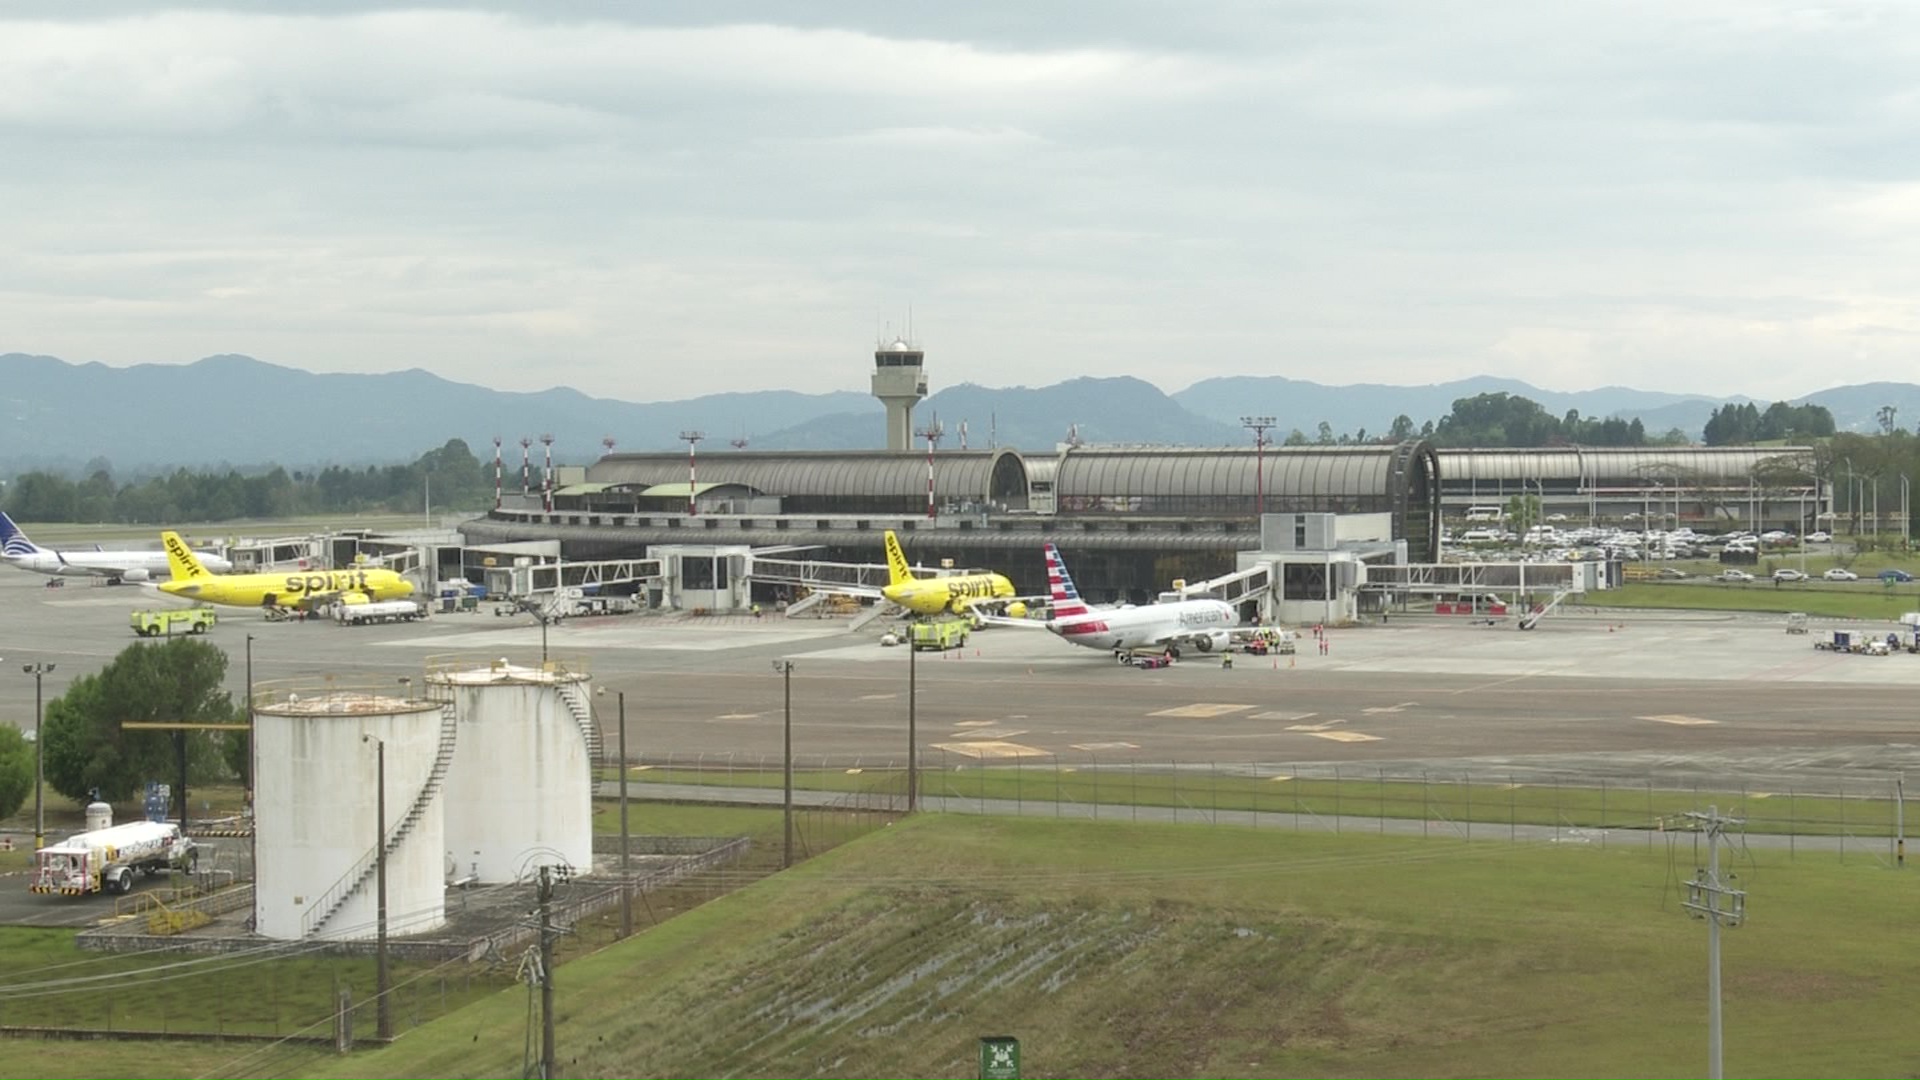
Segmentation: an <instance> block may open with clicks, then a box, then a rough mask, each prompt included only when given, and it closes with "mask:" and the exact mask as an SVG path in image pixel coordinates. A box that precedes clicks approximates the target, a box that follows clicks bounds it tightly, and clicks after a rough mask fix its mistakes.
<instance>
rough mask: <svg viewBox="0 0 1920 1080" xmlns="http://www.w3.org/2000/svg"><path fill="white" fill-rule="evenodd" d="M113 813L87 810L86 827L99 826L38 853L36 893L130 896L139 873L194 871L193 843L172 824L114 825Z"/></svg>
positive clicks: (102, 806)
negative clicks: (105, 893)
mask: <svg viewBox="0 0 1920 1080" xmlns="http://www.w3.org/2000/svg"><path fill="white" fill-rule="evenodd" d="M112 820H113V812H112V811H111V810H110V809H108V808H107V806H106V804H104V803H94V804H92V805H91V806H88V807H87V824H88V825H89V826H95V827H91V828H89V829H88V830H87V831H86V832H83V833H76V834H75V835H73V836H69V837H67V838H66V839H65V840H63V841H61V842H60V843H58V844H50V845H48V846H47V847H44V848H41V849H40V850H39V851H38V852H35V853H34V868H33V880H32V884H30V885H29V886H28V888H29V889H31V890H32V891H33V892H37V893H55V894H58V895H61V896H85V895H87V894H88V893H96V892H110V893H125V892H131V891H132V890H133V874H134V871H136V870H137V871H140V872H141V873H143V874H146V875H147V876H149V877H151V876H152V875H154V874H157V873H159V872H160V871H162V870H171V869H180V870H185V869H190V868H191V867H192V865H193V861H194V850H193V841H192V840H189V839H188V838H187V837H185V836H183V835H181V832H180V826H179V825H178V824H177V823H175V822H170V821H130V822H128V823H127V824H125V825H114V824H111V822H112Z"/></svg>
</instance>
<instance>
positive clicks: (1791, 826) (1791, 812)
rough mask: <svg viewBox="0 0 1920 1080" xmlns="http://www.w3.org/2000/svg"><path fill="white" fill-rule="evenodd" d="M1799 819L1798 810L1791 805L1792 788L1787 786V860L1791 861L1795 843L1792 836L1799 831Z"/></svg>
mask: <svg viewBox="0 0 1920 1080" xmlns="http://www.w3.org/2000/svg"><path fill="white" fill-rule="evenodd" d="M1799 821H1800V813H1799V811H1797V810H1795V809H1794V807H1793V789H1792V788H1788V789H1787V861H1788V862H1792V861H1793V856H1794V844H1795V841H1794V836H1795V834H1796V833H1798V832H1799V831H1800V826H1799Z"/></svg>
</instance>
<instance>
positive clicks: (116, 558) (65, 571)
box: [7, 548, 233, 581]
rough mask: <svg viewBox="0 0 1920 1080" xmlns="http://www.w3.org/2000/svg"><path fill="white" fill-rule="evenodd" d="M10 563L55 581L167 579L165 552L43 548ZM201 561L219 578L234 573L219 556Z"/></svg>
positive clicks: (10, 560)
mask: <svg viewBox="0 0 1920 1080" xmlns="http://www.w3.org/2000/svg"><path fill="white" fill-rule="evenodd" d="M7 561H8V562H9V563H12V564H13V565H14V566H17V567H19V568H20V569H22V570H31V571H33V572H34V573H36V574H49V575H52V576H54V577H106V578H119V579H121V580H122V581H148V580H154V581H158V580H163V579H165V578H166V576H167V553H166V552H164V551H49V550H47V549H44V548H43V549H40V550H38V551H33V552H29V553H27V554H25V555H9V556H7ZM200 561H201V563H202V564H204V565H205V566H206V567H207V569H209V570H212V571H213V572H214V573H216V574H224V573H226V572H227V571H229V570H231V569H233V565H232V564H231V563H229V562H227V560H225V559H222V558H220V557H219V556H217V555H202V556H200Z"/></svg>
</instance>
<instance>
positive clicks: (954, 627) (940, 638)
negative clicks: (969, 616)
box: [911, 619, 972, 650]
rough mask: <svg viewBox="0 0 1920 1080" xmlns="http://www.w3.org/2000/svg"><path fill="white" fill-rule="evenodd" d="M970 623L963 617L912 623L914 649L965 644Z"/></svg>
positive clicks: (942, 648) (944, 648)
mask: <svg viewBox="0 0 1920 1080" xmlns="http://www.w3.org/2000/svg"><path fill="white" fill-rule="evenodd" d="M971 628H972V624H970V623H969V622H967V620H965V619H934V620H931V621H927V622H917V623H914V624H913V630H912V634H911V637H912V641H913V647H914V648H916V649H939V650H946V649H957V648H964V647H965V646H966V644H967V631H968V630H970V629H971Z"/></svg>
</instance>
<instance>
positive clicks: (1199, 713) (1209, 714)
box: [1147, 701, 1253, 720]
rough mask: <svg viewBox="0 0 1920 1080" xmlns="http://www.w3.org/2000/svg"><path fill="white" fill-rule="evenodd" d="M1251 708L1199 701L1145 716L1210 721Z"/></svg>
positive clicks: (1248, 706) (1249, 706)
mask: <svg viewBox="0 0 1920 1080" xmlns="http://www.w3.org/2000/svg"><path fill="white" fill-rule="evenodd" d="M1251 708H1253V706H1251V705H1218V704H1212V703H1209V702H1204V701H1200V702H1195V703H1194V704H1192V705H1182V706H1180V707H1178V708H1174V709H1161V710H1160V711H1158V712H1150V713H1148V714H1147V715H1148V716H1174V717H1180V718H1182V719H1187V720H1210V719H1212V718H1213V717H1216V716H1225V715H1227V714H1228V713H1237V712H1245V711H1247V710H1248V709H1251Z"/></svg>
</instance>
